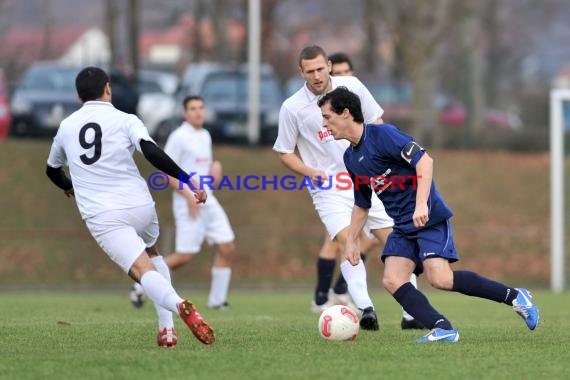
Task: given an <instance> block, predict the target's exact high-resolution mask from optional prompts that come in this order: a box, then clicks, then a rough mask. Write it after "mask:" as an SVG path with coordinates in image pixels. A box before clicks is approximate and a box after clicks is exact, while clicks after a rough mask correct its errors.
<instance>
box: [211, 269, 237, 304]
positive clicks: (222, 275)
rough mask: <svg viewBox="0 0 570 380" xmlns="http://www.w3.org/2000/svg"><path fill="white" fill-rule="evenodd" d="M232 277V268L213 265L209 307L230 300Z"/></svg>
mask: <svg viewBox="0 0 570 380" xmlns="http://www.w3.org/2000/svg"><path fill="white" fill-rule="evenodd" d="M231 277H232V268H229V267H212V283H211V285H210V295H209V297H208V307H214V306H219V305H221V304H223V303H224V302H226V301H227V300H228V289H229V288H230V279H231Z"/></svg>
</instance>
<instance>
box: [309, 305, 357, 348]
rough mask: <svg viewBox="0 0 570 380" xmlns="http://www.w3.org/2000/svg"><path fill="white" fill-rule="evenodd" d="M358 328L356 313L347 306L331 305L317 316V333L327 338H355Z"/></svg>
mask: <svg viewBox="0 0 570 380" xmlns="http://www.w3.org/2000/svg"><path fill="white" fill-rule="evenodd" d="M359 329H360V325H359V324H358V315H356V312H355V311H354V310H352V309H351V308H350V307H348V306H344V305H334V306H331V307H329V308H327V309H325V311H323V313H322V314H321V316H320V318H319V333H320V334H321V336H322V337H323V338H325V339H327V340H355V339H356V336H357V335H358V330H359Z"/></svg>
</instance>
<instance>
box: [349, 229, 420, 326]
mask: <svg viewBox="0 0 570 380" xmlns="http://www.w3.org/2000/svg"><path fill="white" fill-rule="evenodd" d="M391 232H392V228H380V229H377V230H374V231H372V233H373V235H374V236H375V237H376V238H375V239H369V238H368V237H367V236H364V238H363V237H362V235H361V236H360V246H361V248H362V251H364V252H366V253H367V254H372V255H379V253H380V252H381V250H382V249H383V247H384V245H385V244H386V241H387V240H388V235H390V233H391ZM410 283H411V284H412V285H413V286H414V287H415V288H416V289H417V288H418V280H417V277H416V275H415V274H413V273H412V274H411V275H410ZM400 326H401V328H402V330H409V329H423V328H424V327H423V326H422V324H421V323H420V322H419V321H418V320H416V319H414V317H412V316H411V315H410V314H408V312H407V311H406V310H404V309H403V308H402V321H401V322H400Z"/></svg>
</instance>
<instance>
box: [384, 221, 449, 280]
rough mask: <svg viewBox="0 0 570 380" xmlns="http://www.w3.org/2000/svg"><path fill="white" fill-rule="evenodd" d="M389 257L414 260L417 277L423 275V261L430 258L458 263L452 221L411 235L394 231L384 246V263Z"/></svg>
mask: <svg viewBox="0 0 570 380" xmlns="http://www.w3.org/2000/svg"><path fill="white" fill-rule="evenodd" d="M387 256H399V257H406V258H408V259H410V260H412V261H413V262H414V263H416V269H415V270H414V273H415V274H416V275H419V274H421V273H423V271H424V265H423V261H424V260H426V259H429V258H430V257H443V258H445V259H447V260H448V261H449V262H450V263H453V262H456V261H457V260H459V256H458V255H457V251H456V250H455V244H454V243H453V230H452V229H451V221H450V220H449V219H447V220H445V221H443V222H441V223H438V224H434V225H433V226H429V227H426V228H422V229H420V230H417V231H416V232H413V233H410V234H405V233H403V232H402V231H400V230H398V229H394V230H393V231H392V233H391V234H390V235H389V236H388V240H387V241H386V245H385V246H384V251H383V252H382V257H381V259H382V262H384V260H386V257H387Z"/></svg>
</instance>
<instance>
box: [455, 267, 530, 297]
mask: <svg viewBox="0 0 570 380" xmlns="http://www.w3.org/2000/svg"><path fill="white" fill-rule="evenodd" d="M452 290H453V291H454V292H459V293H463V294H465V295H468V296H472V297H480V298H486V299H488V300H492V301H495V302H502V303H505V304H507V305H512V304H513V300H514V299H515V298H517V295H518V293H519V292H518V291H517V290H516V289H515V288H511V287H510V286H506V285H504V284H501V283H500V282H497V281H493V280H489V279H488V278H485V277H483V276H480V275H478V274H477V273H475V272H470V271H466V270H456V271H453V289H452Z"/></svg>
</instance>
